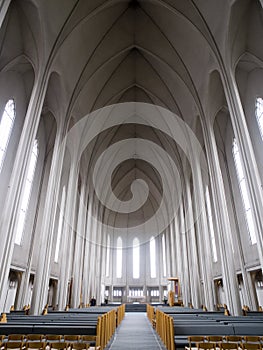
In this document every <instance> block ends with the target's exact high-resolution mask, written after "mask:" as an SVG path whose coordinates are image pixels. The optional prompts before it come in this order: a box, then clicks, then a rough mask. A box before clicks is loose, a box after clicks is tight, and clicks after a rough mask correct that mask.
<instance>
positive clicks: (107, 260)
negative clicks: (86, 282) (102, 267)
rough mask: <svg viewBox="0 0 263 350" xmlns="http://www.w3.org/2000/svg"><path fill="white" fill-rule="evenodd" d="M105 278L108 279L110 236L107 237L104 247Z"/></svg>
mask: <svg viewBox="0 0 263 350" xmlns="http://www.w3.org/2000/svg"><path fill="white" fill-rule="evenodd" d="M106 277H110V235H109V234H108V236H107V247H106Z"/></svg>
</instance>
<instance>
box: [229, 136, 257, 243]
mask: <svg viewBox="0 0 263 350" xmlns="http://www.w3.org/2000/svg"><path fill="white" fill-rule="evenodd" d="M232 151H233V157H234V161H235V166H236V173H237V179H238V184H239V188H240V192H241V197H242V202H243V207H244V211H245V215H246V223H247V228H248V233H249V238H250V241H251V244H255V243H257V240H256V232H255V225H254V221H253V218H252V212H251V205H250V200H249V195H248V188H247V183H246V179H245V176H244V171H243V167H242V163H241V158H240V153H239V149H238V145H237V142H236V139H234V141H233V149H232Z"/></svg>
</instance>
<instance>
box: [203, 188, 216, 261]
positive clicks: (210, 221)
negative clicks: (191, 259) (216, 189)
mask: <svg viewBox="0 0 263 350" xmlns="http://www.w3.org/2000/svg"><path fill="white" fill-rule="evenodd" d="M205 199H206V208H207V216H208V225H209V231H210V238H211V245H212V258H213V262H217V251H216V241H215V231H214V224H213V217H212V209H211V201H210V195H209V190H208V186H206V190H205Z"/></svg>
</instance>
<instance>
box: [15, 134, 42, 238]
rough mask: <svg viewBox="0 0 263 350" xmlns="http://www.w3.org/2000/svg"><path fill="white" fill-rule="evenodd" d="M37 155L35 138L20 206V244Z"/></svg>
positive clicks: (17, 233)
mask: <svg viewBox="0 0 263 350" xmlns="http://www.w3.org/2000/svg"><path fill="white" fill-rule="evenodd" d="M37 157H38V142H37V140H35V142H34V146H33V150H32V154H31V159H30V163H29V168H28V171H27V179H26V183H25V188H24V191H23V197H22V200H21V207H20V213H19V218H18V225H17V231H16V238H15V243H16V244H19V245H20V244H21V242H22V236H23V232H24V227H25V222H26V214H27V209H28V204H29V200H30V196H31V190H32V185H33V179H34V174H35V169H36V163H37Z"/></svg>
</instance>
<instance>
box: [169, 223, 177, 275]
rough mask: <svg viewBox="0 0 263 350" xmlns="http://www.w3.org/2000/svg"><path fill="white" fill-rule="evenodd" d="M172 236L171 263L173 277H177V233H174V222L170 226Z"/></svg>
mask: <svg viewBox="0 0 263 350" xmlns="http://www.w3.org/2000/svg"><path fill="white" fill-rule="evenodd" d="M169 234H170V242H171V247H170V261H171V277H175V275H176V274H175V232H174V223H173V222H172V223H171V224H170V226H169Z"/></svg>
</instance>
